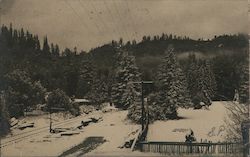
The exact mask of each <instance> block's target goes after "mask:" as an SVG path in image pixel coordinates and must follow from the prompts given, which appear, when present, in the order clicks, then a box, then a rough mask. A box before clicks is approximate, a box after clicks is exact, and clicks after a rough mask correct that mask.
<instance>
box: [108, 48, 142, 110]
mask: <svg viewBox="0 0 250 157" xmlns="http://www.w3.org/2000/svg"><path fill="white" fill-rule="evenodd" d="M116 61H117V63H116V65H115V74H114V75H115V76H114V83H113V85H112V91H111V97H112V103H114V104H115V105H116V106H117V107H120V108H123V109H127V108H128V107H129V106H130V105H132V104H133V103H134V101H135V97H136V96H135V94H136V93H137V91H138V89H137V87H136V85H135V84H133V81H140V73H139V69H138V67H137V66H136V63H135V57H134V56H129V55H128V52H126V51H124V50H118V53H117V56H116Z"/></svg>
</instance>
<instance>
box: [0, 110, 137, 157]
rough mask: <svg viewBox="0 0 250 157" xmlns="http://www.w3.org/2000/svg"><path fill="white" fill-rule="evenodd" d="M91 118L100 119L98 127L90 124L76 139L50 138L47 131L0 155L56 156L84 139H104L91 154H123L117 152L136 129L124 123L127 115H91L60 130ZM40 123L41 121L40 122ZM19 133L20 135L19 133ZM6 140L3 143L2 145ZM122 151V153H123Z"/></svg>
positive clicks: (74, 136) (8, 148)
mask: <svg viewBox="0 0 250 157" xmlns="http://www.w3.org/2000/svg"><path fill="white" fill-rule="evenodd" d="M91 116H102V117H103V121H101V122H99V123H91V124H90V125H89V126H87V127H84V128H83V130H82V131H81V132H80V134H78V135H73V136H63V137H62V136H60V135H58V134H52V135H51V134H50V133H49V132H48V130H47V129H46V130H47V131H44V132H42V133H39V134H37V135H35V136H33V137H30V138H27V139H25V140H22V141H20V142H18V143H12V144H11V145H8V146H6V147H3V148H2V155H3V156H4V157H5V156H23V157H28V156H32V157H33V156H41V155H42V156H58V155H60V154H61V153H63V152H64V151H66V150H68V149H70V148H72V147H73V146H75V145H78V144H79V143H81V142H82V141H84V139H86V138H87V137H95V136H98V137H104V139H105V140H106V142H105V143H104V144H103V145H101V146H100V147H98V148H97V149H96V150H94V151H93V153H96V154H98V153H100V152H101V153H102V152H106V153H111V152H113V151H124V150H121V149H120V148H118V147H119V146H121V145H122V144H123V142H124V140H125V139H126V137H127V135H128V134H129V133H131V132H132V131H134V130H136V129H138V128H139V126H138V125H133V124H129V123H127V122H126V116H127V111H115V112H109V113H102V112H95V113H92V114H90V115H85V116H82V118H78V119H76V120H75V121H73V122H71V123H70V124H67V125H64V126H63V127H76V126H78V125H79V124H80V122H81V120H83V119H87V118H88V117H91ZM41 121H44V119H41ZM19 133H20V132H19ZM6 140H7V139H3V140H2V141H1V142H2V143H4V142H5V141H6ZM125 151H126V150H125Z"/></svg>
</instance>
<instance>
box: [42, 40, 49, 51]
mask: <svg viewBox="0 0 250 157" xmlns="http://www.w3.org/2000/svg"><path fill="white" fill-rule="evenodd" d="M43 52H44V53H45V54H49V53H50V47H49V43H48V38H47V37H45V38H44V40H43Z"/></svg>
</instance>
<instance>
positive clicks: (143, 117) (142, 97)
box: [132, 81, 153, 130]
mask: <svg viewBox="0 0 250 157" xmlns="http://www.w3.org/2000/svg"><path fill="white" fill-rule="evenodd" d="M132 83H134V84H141V108H142V109H141V128H142V130H144V128H145V126H144V124H145V108H144V93H143V87H144V85H145V84H153V81H140V82H132Z"/></svg>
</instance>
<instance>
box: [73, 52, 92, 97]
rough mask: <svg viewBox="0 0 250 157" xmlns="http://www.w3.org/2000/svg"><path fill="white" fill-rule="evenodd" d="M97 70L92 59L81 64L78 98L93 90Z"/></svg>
mask: <svg viewBox="0 0 250 157" xmlns="http://www.w3.org/2000/svg"><path fill="white" fill-rule="evenodd" d="M95 73H96V68H95V66H94V65H93V63H92V60H91V58H90V57H88V58H86V59H84V60H83V61H82V62H81V63H80V69H79V80H78V85H77V90H76V96H77V97H84V96H86V94H87V93H88V92H89V91H90V90H91V86H92V85H93V80H94V76H95Z"/></svg>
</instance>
